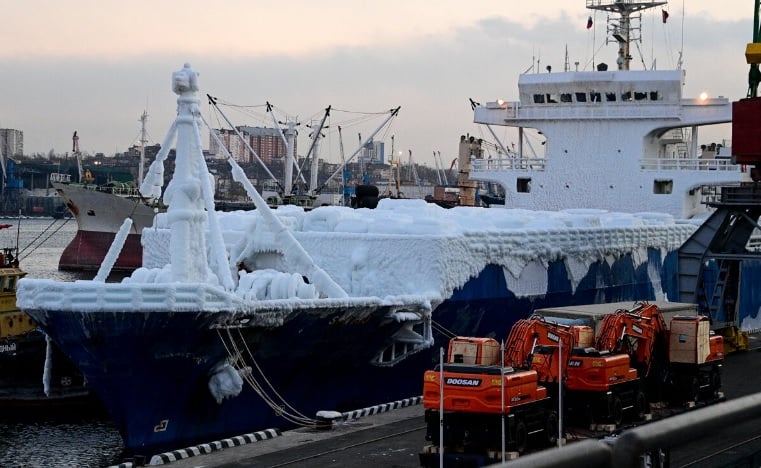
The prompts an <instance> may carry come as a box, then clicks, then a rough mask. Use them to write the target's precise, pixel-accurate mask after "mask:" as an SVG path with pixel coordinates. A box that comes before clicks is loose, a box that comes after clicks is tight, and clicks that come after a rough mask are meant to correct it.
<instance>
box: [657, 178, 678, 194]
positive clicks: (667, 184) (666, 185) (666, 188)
mask: <svg viewBox="0 0 761 468" xmlns="http://www.w3.org/2000/svg"><path fill="white" fill-rule="evenodd" d="M672 190H674V181H673V180H654V181H653V193H654V194H656V195H669V194H671V191H672Z"/></svg>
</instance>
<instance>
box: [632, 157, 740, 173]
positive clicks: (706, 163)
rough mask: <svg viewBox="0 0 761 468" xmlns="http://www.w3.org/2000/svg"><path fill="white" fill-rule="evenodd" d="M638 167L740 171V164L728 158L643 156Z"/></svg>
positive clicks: (649, 169) (660, 169) (671, 169)
mask: <svg viewBox="0 0 761 468" xmlns="http://www.w3.org/2000/svg"><path fill="white" fill-rule="evenodd" d="M640 168H642V170H645V171H732V172H739V171H740V165H739V164H732V161H730V160H729V159H693V158H645V159H640Z"/></svg>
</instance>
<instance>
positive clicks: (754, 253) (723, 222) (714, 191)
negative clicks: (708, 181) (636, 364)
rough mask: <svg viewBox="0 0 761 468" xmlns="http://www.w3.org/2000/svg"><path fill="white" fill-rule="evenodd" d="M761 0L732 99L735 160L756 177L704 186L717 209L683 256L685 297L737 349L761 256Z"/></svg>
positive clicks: (688, 243)
mask: <svg viewBox="0 0 761 468" xmlns="http://www.w3.org/2000/svg"><path fill="white" fill-rule="evenodd" d="M760 3H761V0H754V21H753V42H751V43H749V44H748V45H747V47H746V50H745V58H746V62H747V63H748V64H749V65H750V71H749V73H748V93H747V97H746V98H745V99H740V100H739V101H736V102H734V103H733V104H732V162H733V163H735V164H742V165H746V166H749V167H750V178H751V181H750V182H745V183H742V184H740V185H732V186H722V187H718V188H709V187H704V188H703V189H702V190H703V191H704V193H706V194H708V195H710V197H709V199H708V201H707V204H708V205H709V206H711V207H713V208H715V211H714V212H713V213H712V214H711V215H710V216H709V217H708V219H706V221H705V222H704V223H703V224H702V225H701V226H700V227H699V228H698V229H697V230H696V231H695V232H694V233H693V234H692V236H690V238H689V239H687V241H686V242H685V243H684V244H682V246H681V247H680V248H679V256H678V267H679V301H681V302H691V303H696V304H698V312H699V313H700V314H702V315H706V316H708V317H709V318H710V320H711V328H712V329H713V330H717V331H721V332H722V333H723V334H724V337H725V338H726V343H727V344H729V345H730V346H732V347H734V348H736V349H746V348H747V335H746V334H744V333H742V332H741V331H740V325H741V323H739V316H740V307H741V305H742V303H743V301H742V300H741V298H740V291H741V290H742V289H743V288H741V287H740V285H741V284H748V286H750V284H751V282H752V281H753V278H751V277H750V276H752V275H751V274H750V271H749V269H748V268H744V266H745V265H750V264H751V262H754V261H755V262H757V261H759V260H761V251H759V249H753V248H751V247H750V246H749V241H750V240H751V236H752V235H753V234H754V233H755V234H756V235H757V234H758V233H759V232H761V227H759V223H758V220H759V216H761V121H760V120H759V118H758V116H759V115H761V97H758V86H759V83H760V82H761V71H759V64H761V30H760V29H759V4H760ZM743 272H745V274H744V273H743ZM745 289H750V288H749V287H746V288H745Z"/></svg>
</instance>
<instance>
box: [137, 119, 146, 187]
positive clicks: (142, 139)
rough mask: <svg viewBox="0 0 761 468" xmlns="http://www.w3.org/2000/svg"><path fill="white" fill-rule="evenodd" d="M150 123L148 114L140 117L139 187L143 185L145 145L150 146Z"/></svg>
mask: <svg viewBox="0 0 761 468" xmlns="http://www.w3.org/2000/svg"><path fill="white" fill-rule="evenodd" d="M146 122H148V112H147V111H143V115H141V116H140V165H139V166H138V168H137V186H138V187H140V185H142V184H143V166H144V165H145V145H146V144H148V131H147V130H146V125H145V124H146Z"/></svg>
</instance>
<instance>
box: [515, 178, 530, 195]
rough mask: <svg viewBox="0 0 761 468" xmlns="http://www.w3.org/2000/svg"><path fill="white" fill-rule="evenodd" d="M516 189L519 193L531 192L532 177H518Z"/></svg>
mask: <svg viewBox="0 0 761 468" xmlns="http://www.w3.org/2000/svg"><path fill="white" fill-rule="evenodd" d="M515 190H517V191H518V192H519V193H529V192H530V191H531V178H530V177H518V181H517V185H516V187H515Z"/></svg>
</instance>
